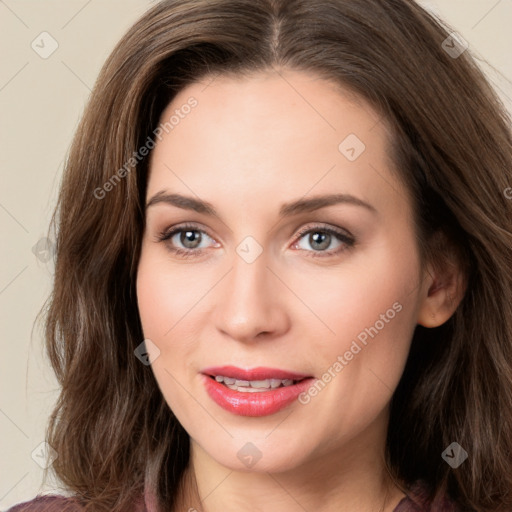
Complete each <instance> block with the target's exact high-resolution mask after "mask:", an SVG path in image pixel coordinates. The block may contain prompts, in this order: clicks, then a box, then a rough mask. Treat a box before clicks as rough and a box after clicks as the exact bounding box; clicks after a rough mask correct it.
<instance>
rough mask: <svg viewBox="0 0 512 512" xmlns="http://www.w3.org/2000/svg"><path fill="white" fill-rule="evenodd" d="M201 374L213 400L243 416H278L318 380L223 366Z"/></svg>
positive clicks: (260, 369) (261, 370)
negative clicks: (278, 412)
mask: <svg viewBox="0 0 512 512" xmlns="http://www.w3.org/2000/svg"><path fill="white" fill-rule="evenodd" d="M201 373H202V374H203V378H204V384H205V387H206V391H207V393H208V395H209V396H210V398H211V399H212V400H213V401H214V402H215V403H216V404H217V405H220V406H221V407H222V408H223V409H225V410H227V411H229V412H231V413H234V414H237V415H241V416H266V415H269V414H274V413H276V412H277V411H279V410H281V409H283V408H284V407H286V406H288V405H290V404H291V403H292V402H294V401H295V400H296V399H297V397H298V396H299V395H300V394H301V393H303V392H304V391H306V390H307V389H308V387H309V386H310V385H311V384H312V382H313V381H314V380H315V379H314V377H312V376H309V375H305V374H299V373H295V372H290V371H286V370H278V369H272V368H254V369H252V370H243V369H241V368H236V367H233V366H223V367H216V368H208V369H205V370H203V371H202V372H201Z"/></svg>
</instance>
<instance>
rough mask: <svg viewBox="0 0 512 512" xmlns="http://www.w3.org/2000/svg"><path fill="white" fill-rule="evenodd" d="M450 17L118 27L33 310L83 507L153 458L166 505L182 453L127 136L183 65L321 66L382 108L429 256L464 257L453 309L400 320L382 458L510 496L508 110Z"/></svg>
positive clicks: (251, 1) (468, 495) (371, 9)
mask: <svg viewBox="0 0 512 512" xmlns="http://www.w3.org/2000/svg"><path fill="white" fill-rule="evenodd" d="M450 32H451V30H450V29H449V27H447V26H446V25H444V24H443V22H441V21H440V20H437V19H436V18H434V17H433V16H432V15H430V14H429V13H427V12H426V11H425V10H423V9H422V8H421V7H419V6H418V5H417V4H416V3H414V2H413V1H412V0H351V1H344V0H166V1H163V2H160V3H158V4H157V5H155V6H154V7H153V8H152V9H150V10H149V11H148V12H147V13H145V14H144V15H143V17H142V18H141V19H140V20H139V21H138V22H137V23H135V25H134V26H133V27H132V28H131V29H130V30H129V31H128V32H127V34H126V35H125V36H124V37H123V39H122V40H121V41H120V42H119V44H118V45H117V46H116V48H115V49H114V51H113V52H112V54H111V55H110V57H109V58H108V60H107V62H106V63H105V65H104V67H103V69H102V71H101V73H100V75H99V78H98V80H97V82H96V85H95V87H94V90H93V92H92V95H91V98H90V101H89V104H88V106H87V108H86V111H85V113H84V116H83V119H82V121H81V124H80V126H79V128H78V130H77V133H76V135H75V138H74V141H73V144H72V147H71V150H70V154H69V157H68V159H67V164H66V168H65V172H64V177H63V182H62V187H61V192H60V196H59V200H58V205H57V209H56V211H55V214H54V218H53V220H52V223H53V224H52V225H53V227H55V229H56V232H57V240H56V266H55V282H54V289H53V294H52V296H51V298H50V300H49V302H48V307H47V309H46V310H45V312H46V313H47V315H46V347H47V351H48V354H49V358H50V360H51V364H52V365H53V368H54V369H55V372H56V375H57V378H58V380H59V383H60V385H61V386H62V391H61V394H60V397H59V399H58V402H57V404H56V407H55V410H54V412H53V414H52V415H51V418H50V421H49V425H48V432H47V441H48V443H49V444H50V445H51V446H52V447H53V448H54V449H55V450H56V451H57V453H58V458H57V459H56V460H55V461H54V463H53V466H52V469H53V470H54V472H55V473H56V475H57V476H58V478H59V479H60V480H61V481H62V483H63V484H64V485H65V486H66V487H67V488H68V489H69V490H71V491H72V492H73V493H75V494H77V495H78V496H79V497H80V498H81V500H82V501H83V502H84V504H86V506H87V508H88V509H92V510H114V511H121V510H127V509H129V508H130V506H131V505H133V502H134V500H135V499H137V498H138V497H140V495H141V493H142V491H143V486H144V479H145V478H146V476H148V475H149V476H150V477H151V478H152V479H153V481H154V482H155V484H154V485H155V492H156V495H157V498H158V501H159V503H160V505H161V506H162V508H163V507H166V508H167V509H172V507H173V506H174V504H175V503H176V501H175V500H176V495H177V491H178V489H179V485H180V482H181V480H182V476H183V474H184V470H185V468H186V467H187V464H188V460H189V438H188V435H187V433H186V432H185V430H184V429H183V427H182V426H181V425H180V424H179V422H178V421H177V419H176V418H175V417H174V415H173V413H172V411H171V410H170V409H169V407H168V405H167V404H166V403H165V400H164V398H163V396H162V394H161V392H160V390H159V388H158V386H157V384H156V381H155V378H154V376H153V374H152V371H151V368H150V367H149V366H146V365H144V364H141V362H140V361H139V360H138V359H137V358H136V357H135V356H134V349H135V348H136V347H137V346H138V345H139V344H140V343H141V342H142V340H143V334H142V329H141V324H140V319H139V315H138V309H137V299H136V293H135V282H136V279H135V278H136V272H137V265H138V258H139V253H140V245H141V237H142V233H143V230H144V215H145V212H144V199H145V191H146V181H147V172H148V158H147V157H146V158H138V157H137V158H134V154H136V153H137V151H138V150H139V148H141V147H142V146H143V145H144V144H145V143H146V141H147V140H148V137H152V136H153V135H152V134H154V131H155V129H156V128H157V126H158V121H159V117H160V114H161V113H162V111H163V109H164V108H165V106H167V104H168V103H169V101H170V100H171V99H172V98H173V97H174V95H175V94H176V93H177V92H178V91H179V90H181V89H182V88H183V87H184V86H185V85H187V84H189V83H191V82H193V81H195V80H198V79H199V78H204V77H206V76H214V75H215V74H216V73H234V74H240V73H252V72H257V71H263V70H268V69H272V68H273V67H286V68H290V69H295V70H302V71H306V72H308V73H312V74H316V75H317V76H321V77H324V78H326V79H329V80H332V81H335V82H336V83H338V84H340V85H342V86H343V87H345V88H346V89H347V90H351V91H353V92H355V93H356V94H358V95H360V96H361V97H363V98H365V99H366V100H367V101H369V102H370V103H371V104H372V105H373V106H374V107H375V109H376V110H377V111H378V112H380V113H381V115H382V116H383V118H385V119H386V120H387V121H388V122H389V123H390V126H391V127H392V129H393V144H392V147H391V148H390V154H391V156H392V158H393V159H394V163H395V167H396V171H397V173H398V174H399V176H400V178H401V179H402V180H403V182H404V183H405V184H406V185H407V189H408V190H409V191H410V193H411V197H412V198H413V200H414V205H415V218H414V219H413V220H414V223H415V227H416V234H417V240H418V246H419V247H420V249H421V254H422V257H423V258H424V260H423V261H429V262H432V263H433V264H435V265H441V266H442V265H445V264H447V263H446V262H448V261H449V260H450V258H451V257H452V256H453V255H455V257H456V258H457V259H458V261H459V263H460V264H461V265H462V267H463V269H464V272H465V275H466V279H467V283H468V286H467V290H466V293H465V296H464V298H463V300H462V302H461V304H460V305H459V307H458V309H457V310H456V312H455V313H454V315H453V316H452V317H451V318H450V319H449V321H447V322H446V323H445V324H444V325H442V326H440V327H438V328H433V329H426V328H423V327H421V326H417V328H416V331H415V333H414V338H413V341H412V346H411V351H410V355H409V359H408V362H407V365H406V368H405V371H404V374H403V377H402V379H401V381H400V383H399V386H398V388H397V390H396V392H395V394H394V396H393V399H392V403H391V417H390V425H389V435H388V439H387V451H386V453H387V464H388V466H389V470H390V471H391V472H392V474H393V475H394V476H395V477H396V479H397V481H402V482H406V483H407V485H412V484H413V483H414V482H415V481H417V480H422V481H423V482H424V483H425V484H426V485H427V487H428V489H429V492H430V494H431V497H432V499H434V498H436V497H438V496H441V495H443V494H448V495H449V496H451V497H452V499H453V500H455V501H456V502H457V503H458V504H459V505H460V506H461V507H462V508H463V510H476V511H491V510H492V511H494V510H508V511H510V510H511V509H512V368H511V366H512V271H511V269H512V256H511V255H512V250H511V249H512V226H511V224H512V200H511V199H510V195H511V194H510V193H508V192H512V190H511V189H510V188H509V187H511V186H512V177H511V171H512V141H511V133H510V118H509V116H508V113H507V112H506V109H505V108H504V106H503V104H502V103H501V102H500V100H499V98H498V97H497V95H496V94H495V92H494V91H493V90H492V88H491V87H490V86H489V84H488V82H487V81H486V79H485V78H484V76H483V74H482V72H481V71H480V70H479V68H478V67H477V66H476V64H475V63H474V61H473V59H472V57H471V55H470V51H469V50H466V51H465V52H463V53H462V54H461V55H457V56H455V55H453V53H452V54H450V52H447V51H446V50H447V48H446V44H444V43H443V42H444V41H445V40H447V38H448V37H449V33H450ZM448 41H450V44H449V46H450V47H453V46H454V41H453V39H449V40H448ZM121 169H124V172H123V171H120V170H121ZM107 182H108V183H110V185H105V184H106V183H107ZM454 441H456V442H457V443H459V444H460V445H461V446H462V447H463V448H464V449H465V450H466V451H467V453H468V458H467V460H466V461H465V462H464V463H463V464H462V465H461V466H460V467H458V468H457V469H452V468H451V467H450V466H449V465H448V464H446V462H445V461H444V460H443V459H442V457H441V453H442V452H443V450H444V449H445V448H446V447H447V446H448V445H450V443H452V442H454ZM46 476H47V475H46V473H45V478H46Z"/></svg>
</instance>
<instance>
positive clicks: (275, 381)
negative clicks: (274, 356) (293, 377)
mask: <svg viewBox="0 0 512 512" xmlns="http://www.w3.org/2000/svg"><path fill="white" fill-rule="evenodd" d="M280 385H281V380H280V379H270V387H271V388H272V389H275V388H278V387H279V386H280Z"/></svg>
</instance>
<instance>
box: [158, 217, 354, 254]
mask: <svg viewBox="0 0 512 512" xmlns="http://www.w3.org/2000/svg"><path fill="white" fill-rule="evenodd" d="M183 231H197V232H200V233H204V234H206V235H207V236H208V237H209V238H212V237H210V235H208V233H206V231H204V230H203V229H199V227H198V226H197V225H195V224H182V225H180V226H176V227H174V228H172V229H171V230H164V231H162V232H160V233H159V234H158V235H157V237H156V241H157V242H166V241H168V240H170V239H171V238H172V237H173V236H174V235H176V234H177V233H181V232H183ZM308 233H327V234H329V235H333V236H334V237H336V238H337V239H338V240H339V241H340V242H342V243H343V244H345V245H344V246H342V247H339V248H337V249H335V250H330V251H306V252H308V253H311V254H309V257H312V258H318V257H320V258H327V257H331V256H336V255H338V254H340V253H342V252H344V251H346V250H348V249H350V248H352V247H353V246H354V244H355V239H354V238H353V237H350V236H348V235H346V234H345V233H343V232H342V231H338V230H337V229H334V228H332V227H329V226H321V225H317V226H306V227H305V228H303V229H301V230H300V231H299V232H298V233H297V235H296V242H294V245H295V244H296V243H298V242H299V241H300V240H301V239H302V238H303V237H304V235H307V234H308ZM168 249H169V250H170V251H172V252H173V253H174V254H176V256H180V257H183V258H190V257H196V256H197V257H198V256H201V255H202V254H203V252H204V249H181V248H179V247H168ZM300 250H305V249H300Z"/></svg>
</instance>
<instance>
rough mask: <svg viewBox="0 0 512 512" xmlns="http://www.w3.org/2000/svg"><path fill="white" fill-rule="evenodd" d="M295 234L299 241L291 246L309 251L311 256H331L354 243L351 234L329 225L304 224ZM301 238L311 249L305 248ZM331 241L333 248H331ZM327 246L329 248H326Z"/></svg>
mask: <svg viewBox="0 0 512 512" xmlns="http://www.w3.org/2000/svg"><path fill="white" fill-rule="evenodd" d="M306 235H307V237H306ZM297 236H298V237H299V242H295V243H294V245H293V246H292V247H293V248H298V249H302V250H305V251H307V252H310V253H311V254H310V256H312V257H318V256H320V257H328V256H333V255H336V254H338V253H341V252H342V251H345V250H347V249H349V248H351V247H353V245H354V243H355V240H354V238H353V237H352V236H349V235H347V234H346V233H344V232H343V231H341V230H338V229H335V228H333V227H330V226H313V227H311V226H306V227H305V228H303V229H302V230H301V231H300V232H299V233H298V235H297ZM303 239H304V241H305V243H306V244H307V245H309V247H312V248H313V250H312V251H311V250H309V249H307V248H305V247H304V245H305V244H301V241H302V240H303ZM333 243H334V248H332V246H333ZM336 243H337V245H336ZM329 247H331V249H330V250H327V249H328V248H329Z"/></svg>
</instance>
